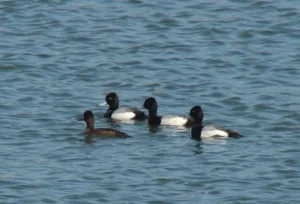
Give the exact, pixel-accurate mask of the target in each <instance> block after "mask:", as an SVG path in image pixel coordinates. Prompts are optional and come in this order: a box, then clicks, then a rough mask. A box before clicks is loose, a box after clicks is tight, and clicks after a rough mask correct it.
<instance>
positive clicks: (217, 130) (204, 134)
mask: <svg viewBox="0 0 300 204" xmlns="http://www.w3.org/2000/svg"><path fill="white" fill-rule="evenodd" d="M190 116H191V117H192V118H193V119H194V121H196V125H194V126H193V127H192V130H191V135H192V138H193V139H195V140H201V139H203V138H210V137H214V136H219V137H225V138H227V137H238V136H241V135H240V134H239V133H238V132H236V131H233V130H229V129H225V128H222V127H217V126H214V125H207V126H204V125H203V124H202V122H203V116H204V114H203V110H202V108H201V106H194V107H193V108H192V109H191V110H190Z"/></svg>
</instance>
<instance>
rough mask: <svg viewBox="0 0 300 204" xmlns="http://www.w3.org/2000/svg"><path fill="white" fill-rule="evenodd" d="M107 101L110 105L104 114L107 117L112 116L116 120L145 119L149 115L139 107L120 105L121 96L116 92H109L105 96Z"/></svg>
mask: <svg viewBox="0 0 300 204" xmlns="http://www.w3.org/2000/svg"><path fill="white" fill-rule="evenodd" d="M105 101H106V103H107V104H108V105H109V108H108V110H107V111H106V113H105V114H104V117H105V118H112V119H115V120H144V119H147V116H146V115H145V114H144V112H142V111H140V110H138V109H137V108H129V107H120V108H119V98H118V95H117V94H116V93H115V92H111V93H109V94H107V96H106V97H105Z"/></svg>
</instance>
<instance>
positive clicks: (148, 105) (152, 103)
mask: <svg viewBox="0 0 300 204" xmlns="http://www.w3.org/2000/svg"><path fill="white" fill-rule="evenodd" d="M144 108H145V109H147V110H148V111H149V116H148V124H150V125H156V126H157V125H172V126H185V125H188V124H189V123H190V122H189V118H187V117H181V116H177V115H164V116H157V109H158V106H157V102H156V99H155V98H153V97H149V98H147V99H146V100H145V102H144Z"/></svg>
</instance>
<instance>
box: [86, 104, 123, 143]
mask: <svg viewBox="0 0 300 204" xmlns="http://www.w3.org/2000/svg"><path fill="white" fill-rule="evenodd" d="M83 119H84V121H85V122H86V130H85V133H86V134H87V135H97V136H106V137H119V138H128V137H129V136H128V135H127V134H126V133H124V132H121V131H119V130H116V129H112V128H95V119H94V114H93V112H92V111H89V110H88V111H85V112H84V114H83Z"/></svg>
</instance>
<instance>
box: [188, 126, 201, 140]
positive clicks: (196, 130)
mask: <svg viewBox="0 0 300 204" xmlns="http://www.w3.org/2000/svg"><path fill="white" fill-rule="evenodd" d="M202 128H203V125H202V123H199V124H197V125H195V126H194V127H192V131H191V133H192V138H193V139H194V140H197V141H200V140H201V132H202Z"/></svg>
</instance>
